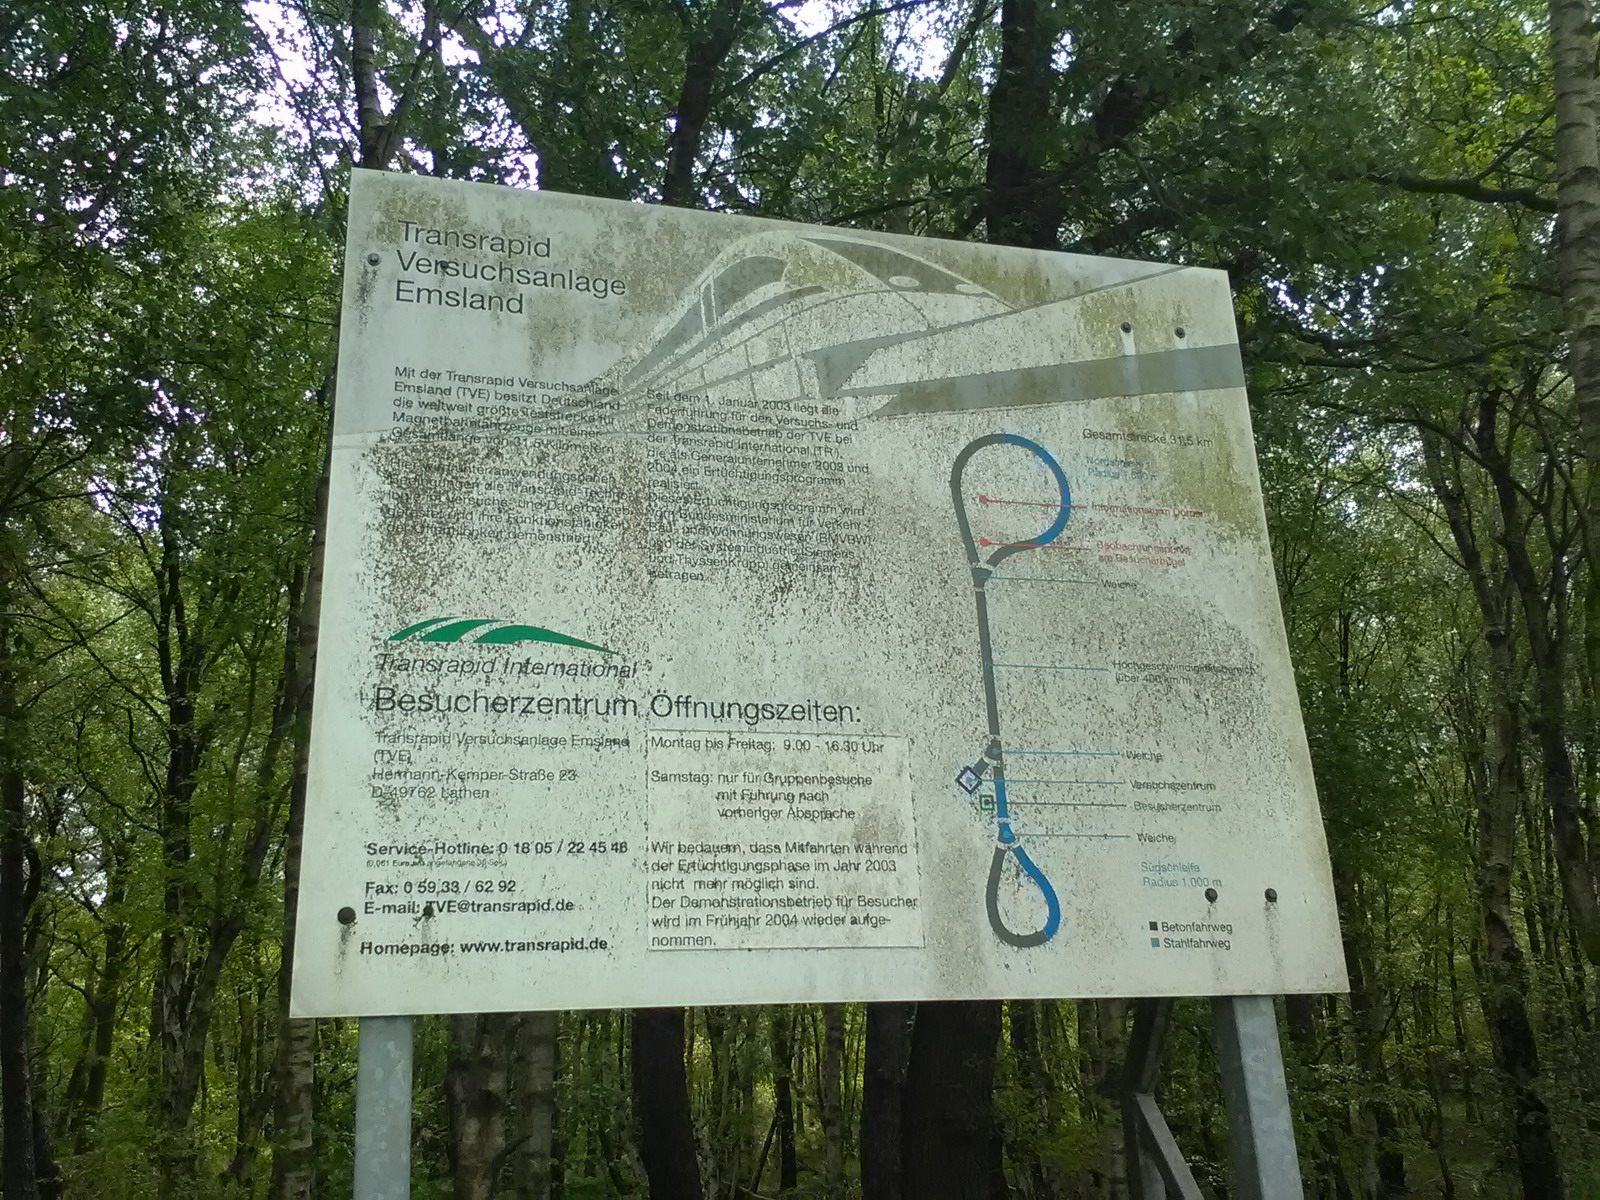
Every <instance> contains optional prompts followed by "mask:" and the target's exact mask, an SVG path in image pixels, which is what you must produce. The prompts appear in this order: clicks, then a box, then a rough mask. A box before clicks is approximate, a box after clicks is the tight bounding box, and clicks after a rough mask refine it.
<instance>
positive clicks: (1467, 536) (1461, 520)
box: [1422, 430, 1565, 1200]
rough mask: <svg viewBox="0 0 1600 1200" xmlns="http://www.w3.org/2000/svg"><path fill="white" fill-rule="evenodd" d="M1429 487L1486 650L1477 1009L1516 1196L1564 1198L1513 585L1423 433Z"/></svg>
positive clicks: (1440, 452) (1431, 437)
mask: <svg viewBox="0 0 1600 1200" xmlns="http://www.w3.org/2000/svg"><path fill="white" fill-rule="evenodd" d="M1422 445H1423V453H1424V456H1425V461H1426V464H1427V470H1428V477H1429V484H1430V486H1431V487H1432V488H1433V491H1434V495H1435V496H1436V497H1437V498H1438V500H1439V502H1440V505H1441V507H1442V508H1443V509H1444V512H1445V517H1446V519H1447V521H1448V522H1449V525H1450V531H1451V536H1452V538H1453V540H1454V541H1455V545H1456V550H1457V551H1458V553H1459V554H1460V555H1461V560H1462V563H1463V565H1464V566H1465V568H1466V571H1467V575H1468V577H1469V578H1470V580H1471V581H1472V585H1473V592H1474V594H1475V596H1476V597H1477V600H1478V606H1479V610H1480V612H1481V615H1482V617H1483V623H1484V641H1485V644H1486V646H1487V648H1488V653H1489V689H1490V705H1491V710H1492V711H1491V713H1490V744H1489V761H1488V764H1487V772H1486V777H1482V778H1475V783H1476V785H1477V792H1478V796H1477V799H1478V847H1477V859H1478V862H1477V867H1478V902H1479V907H1480V910H1481V913H1482V918H1483V933H1484V960H1483V970H1482V976H1481V978H1482V982H1483V1014H1484V1019H1485V1021H1486V1022H1487V1024H1488V1026H1489V1036H1490V1043H1491V1045H1492V1046H1493V1048H1494V1058H1495V1065H1496V1067H1498V1068H1499V1070H1500V1073H1501V1075H1502V1077H1503V1079H1504V1081H1505V1083H1506V1085H1507V1091H1508V1094H1509V1097H1510V1099H1511V1103H1512V1120H1513V1125H1514V1128H1513V1139H1514V1142H1515V1145H1516V1153H1517V1165H1518V1168H1519V1173H1520V1175H1521V1178H1522V1188H1523V1193H1524V1195H1526V1196H1529V1197H1533V1196H1537V1197H1539V1198H1540V1200H1560V1197H1562V1196H1563V1195H1565V1185H1564V1183H1563V1181H1562V1177H1561V1163H1560V1159H1559V1157H1558V1155H1557V1152H1556V1145H1555V1138H1554V1134H1553V1131H1552V1130H1551V1127H1550V1112H1549V1109H1548V1107H1547V1106H1546V1105H1545V1102H1544V1099H1543V1097H1542V1096H1541V1095H1540V1090H1539V1051H1538V1046H1537V1044H1536V1043H1535V1041H1534V1033H1533V1024H1532V1022H1531V1021H1530V1020H1529V1019H1528V1006H1527V988H1528V983H1527V970H1526V967H1525V965H1524V963H1523V956H1522V947H1521V946H1520V945H1518V944H1517V935H1516V924H1515V921H1516V918H1515V906H1514V903H1513V900H1512V894H1511V874H1512V868H1513V865H1514V861H1515V858H1516V836H1517V811H1518V808H1519V804H1520V799H1521V793H1522V790H1523V787H1524V784H1523V779H1522V764H1521V742H1522V728H1521V720H1520V715H1519V714H1520V711H1521V708H1520V705H1519V697H1518V694H1517V689H1516V683H1515V680H1516V661H1515V660H1516V649H1515V641H1514V639H1513V637H1512V627H1511V621H1512V597H1513V587H1512V584H1511V583H1510V581H1509V580H1504V579H1502V580H1496V579H1494V578H1492V577H1491V574H1490V571H1489V568H1488V565H1487V564H1486V563H1485V561H1484V558H1483V555H1482V553H1481V551H1480V549H1479V546H1478V539H1477V534H1476V531H1475V530H1474V528H1473V525H1472V518H1471V513H1470V511H1469V509H1468V507H1467V503H1466V497H1465V493H1464V492H1463V490H1462V488H1461V487H1460V485H1459V482H1458V481H1457V479H1456V478H1455V476H1454V474H1453V472H1452V471H1451V469H1450V468H1449V467H1448V466H1447V464H1446V461H1445V455H1444V449H1443V447H1442V446H1441V445H1440V442H1439V439H1438V437H1437V436H1436V435H1435V434H1433V433H1431V432H1429V431H1426V430H1424V431H1423V435H1422Z"/></svg>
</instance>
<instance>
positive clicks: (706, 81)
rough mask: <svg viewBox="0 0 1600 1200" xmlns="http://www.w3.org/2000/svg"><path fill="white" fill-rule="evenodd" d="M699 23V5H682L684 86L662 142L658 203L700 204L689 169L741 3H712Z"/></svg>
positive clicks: (734, 33)
mask: <svg viewBox="0 0 1600 1200" xmlns="http://www.w3.org/2000/svg"><path fill="white" fill-rule="evenodd" d="M708 7H709V11H707V12H706V15H705V16H704V18H702V20H701V21H700V22H697V21H696V20H695V14H696V13H698V12H700V11H704V10H702V9H701V8H700V7H699V6H691V5H684V6H683V7H682V8H681V9H680V10H679V11H680V13H681V15H682V16H683V19H684V39H685V41H686V43H687V45H686V47H685V49H684V61H683V83H682V85H681V86H680V88H679V89H678V104H677V108H676V109H675V110H674V112H673V115H672V134H671V136H670V137H669V138H668V139H667V169H666V174H665V176H664V177H663V179H662V181H661V203H663V204H676V205H681V206H684V207H694V206H697V205H698V204H699V203H700V198H699V196H698V195H697V194H696V192H695V186H694V164H695V159H697V158H698V157H699V156H700V142H701V140H702V139H703V138H704V137H705V130H706V121H707V119H708V118H709V117H710V116H711V106H712V103H713V102H714V101H715V99H716V87H717V72H718V70H719V69H720V68H721V66H722V63H723V60H724V59H726V58H727V57H728V52H729V51H730V50H732V49H733V43H734V41H735V39H736V38H737V37H738V35H739V19H740V15H741V12H742V10H743V7H744V0H714V3H712V4H711V5H709V6H708Z"/></svg>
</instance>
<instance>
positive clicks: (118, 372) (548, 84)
mask: <svg viewBox="0 0 1600 1200" xmlns="http://www.w3.org/2000/svg"><path fill="white" fill-rule="evenodd" d="M1595 66H1596V45H1595V30H1594V27H1593V26H1592V25H1591V23H1590V21H1589V16H1588V11H1587V9H1586V6H1585V3H1584V0H1550V2H1549V5H1548V8H1547V7H1546V6H1545V5H1544V4H1543V3H1531V2H1527V0H1432V2H1429V0H1403V2H1399V3H1392V4H1383V3H1377V2H1376V0H1373V2H1369V3H1361V2H1359V0H1137V2H1128V0H1121V2H1117V0H1075V2H1073V3H1067V0H806V2H805V3H798V2H796V0H543V2H539V0H258V2H256V3H252V4H246V5H241V4H239V3H237V2H235V0H9V2H8V3H7V4H5V5H4V6H0V400H3V420H4V428H3V430H0V1093H3V1096H0V1099H3V1105H0V1133H3V1139H0V1151H3V1160H0V1161H3V1176H0V1178H3V1183H4V1195H5V1196H6V1197H7V1200H12V1198H15V1200H32V1198H33V1197H36V1196H37V1197H48V1196H56V1195H74V1196H93V1197H108V1198H112V1197H146V1196H164V1197H184V1196H229V1195H249V1196H273V1197H302V1196H338V1195H345V1194H348V1192H349V1188H350V1178H349V1173H350V1150H351V1137H352V1115H353V1077H354V1063H355V1026H354V1022H350V1021H321V1022H316V1023H312V1022H304V1021H292V1020H290V1019H288V1016H287V1013H286V1011H285V1007H284V997H285V994H286V991H287V970H288V964H287V961H286V958H285V956H284V955H283V953H282V948H283V947H284V945H285V944H286V942H287V939H288V938H289V937H291V936H292V932H293V929H292V897H293V894H294V890H295V886H296V857H297V841H298V836H299V828H300V819H301V803H302V800H303V796H304V782H305V776H304V772H305V761H306V759H305V752H306V729H307V718H308V714H309V706H310V703H311V686H310V679H311V675H310V671H311V667H312V664H313V661H314V647H315V632H316V625H317V597H318V578H319V558H318V549H319V548H318V544H317V539H316V536H315V531H316V529H317V528H318V503H319V500H318V497H319V480H320V478H321V473H322V469H323V463H324V453H325V449H326V443H327V418H328V412H329V408H330V405H331V402H332V395H331V391H332V384H331V379H332V365H333V356H334V345H335V340H336V336H337V328H336V324H337V322H336V314H337V296H338V266H337V264H338V256H339V252H340V246H341V238H342V223H343V218H344V206H345V199H346V188H347V182H348V174H349V171H348V168H349V167H350V165H351V164H353V163H354V164H359V165H363V166H368V167H374V168H383V169H389V170H398V171H408V172H418V173H425V174H433V175H439V176H446V177H450V178H458V179H471V180H483V181H490V182H498V183H507V184H513V185H517V186H524V187H527V186H540V187H548V188H552V189H558V190H563V191H569V192H577V193H582V194H587V195H595V196H606V197H613V198H618V199H626V200H633V201H639V202H643V203H664V204H676V205H685V206H695V207H704V208H708V209H713V210H717V211H727V212H738V213H749V214H756V215H760V216H766V217H778V218H786V219H793V220H802V221H811V222H818V223H822V224H834V225H842V226H852V227H857V228H864V229H882V230H892V231H896V232H908V233H914V234H924V235H929V236H936V237H954V238H980V239H987V240H989V241H993V242H1004V243H1010V244H1016V245H1023V246H1029V247H1034V248H1039V249H1064V250H1072V251H1078V252H1088V253H1096V254H1116V255H1122V256H1129V257H1139V258H1150V259H1160V260H1165V261H1172V262H1182V263H1188V264H1193V265H1199V266H1208V267H1219V268H1222V269H1225V270H1227V271H1228V272H1229V274H1230V276H1231V278H1232V282H1233V287H1234V289H1235V292H1236V296H1237V306H1238V320H1239V325H1240V330H1241V336H1242V339H1243V344H1244V351H1245V359H1246V364H1247V368H1248V372H1249V381H1250V389H1251V392H1250V395H1251V410H1252V416H1253V420H1254V423H1255V430H1256V437H1257V444H1258V452H1259V455H1260V461H1261V468H1262V477H1263V484H1264V487H1265V492H1266V502H1267V512H1268V518H1269V523H1270V526H1271V533H1272V538H1273V548H1274V555H1275V562H1276V567H1277V576H1278V583H1279V588H1280V592H1281V596H1282V601H1283V606H1284V613H1285V619H1286V624H1287V628H1288V634H1289V639H1290V643H1291V647H1292V650H1293V655H1294V662H1295V666H1296V671H1297V676H1298V682H1299V687H1300V695H1301V702H1302V705H1303V708H1304V714H1305V721H1306V726H1307V730H1308V733H1309V737H1310V742H1311V747H1312V753H1313V758H1314V761H1315V765H1316V772H1317V780H1318V785H1319V788H1320V792H1321V800H1322V805H1323V811H1324V815H1325V820H1326V825H1327V831H1328V837H1329V842H1330V847H1331V851H1332V856H1333V865H1334V875H1335V881H1336V885H1337V893H1338V900H1339V906H1340V916H1341V919H1342V922H1343V928H1344V938H1345V954H1346V959H1347V962H1348V966H1349V973H1350V980H1351V991H1350V994H1349V995H1348V996H1324V997H1291V998H1289V999H1288V1000H1287V1001H1286V1002H1285V1003H1284V1004H1283V1005H1282V1018H1283V1033H1284V1045H1285V1048H1286V1054H1287V1057H1288V1070H1289V1075H1290V1086H1291V1092H1292V1095H1293V1100H1294V1104H1295V1113H1296V1122H1297V1129H1298V1134H1299V1144H1300V1150H1301V1157H1302V1166H1303V1172H1304V1175H1305V1179H1306V1182H1307V1188H1308V1191H1311V1192H1314V1193H1315V1194H1316V1195H1318V1196H1328V1197H1355V1196H1363V1197H1365V1196H1384V1197H1390V1196H1401V1195H1411V1194H1415V1195H1433V1196H1446V1197H1453V1196H1508V1195H1518V1194H1521V1195H1526V1196H1530V1197H1541V1198H1543V1197H1555V1196H1560V1195H1563V1194H1565V1195H1572V1196H1596V1195H1600V1030H1597V1022H1600V890H1597V879H1600V802H1597V793H1600V710H1597V694H1596V693H1597V687H1600V569H1597V567H1600V149H1597V142H1596V116H1597V111H1600V99H1597V92H1596V73H1595ZM286 899H287V900H289V901H290V903H289V904H287V905H286ZM1127 1036H1128V1005H1126V1004H1125V1003H1120V1002H1099V1003H1093V1002H1074V1001H1071V1000H1060V1001H1051V1002H1043V1003H1039V1002H1008V1003H1004V1004H1001V1003H981V1004H939V1005H932V1004H929V1005H921V1006H912V1005H870V1006H859V1005H831V1006H823V1007H814V1008H738V1009H719V1008H703V1009H694V1010H689V1011H684V1010H671V1009H667V1010H641V1011H639V1012H635V1013H631V1014H630V1013H626V1012H584V1013H563V1014H498V1015H487V1016H455V1017H448V1018H445V1017H439V1018H428V1019H424V1020H422V1021H420V1022H419V1027H418V1080H417V1088H416V1127H415V1158H414V1194H415V1195H417V1196H419V1197H429V1196H443V1195H456V1196H461V1197H487V1196H512V1195H514V1196H517V1197H520V1198H540V1200H543V1198H545V1197H563V1198H566V1200H580V1198H586V1197H600V1196H634V1195H645V1194H651V1195H655V1196H658V1197H671V1198H674V1200H676V1198H677V1197H700V1196H704V1197H708V1198H716V1200H723V1198H726V1200H736V1198H746V1197H748V1198H757V1197H791V1196H817V1197H829V1198H836V1197H848V1196H855V1195H861V1196H863V1197H866V1198H867V1200H895V1198H901V1197H903V1198H904V1200H925V1198H927V1197H938V1196H960V1197H990V1196H995V1197H998V1196H1003V1195H1008V1194H1009V1195H1015V1196H1025V1197H1030V1198H1035V1197H1037V1198H1043V1197H1080V1196H1081V1197H1089V1196H1094V1197H1114V1196H1121V1195H1124V1194H1126V1192H1127V1187H1128V1181H1127V1179H1126V1177H1125V1176H1126V1171H1125V1164H1124V1162H1123V1159H1122V1154H1121V1132H1120V1129H1119V1125H1118V1117H1117V1112H1116V1106H1115V1104H1114V1103H1113V1100H1112V1090H1113V1088H1112V1084H1113V1081H1114V1080H1115V1079H1116V1077H1117V1073H1118V1071H1119V1070H1120V1062H1121V1059H1122V1056H1123V1053H1124V1047H1125V1045H1126V1040H1127ZM1215 1066H1216V1064H1215V1061H1214V1056H1213V1052H1212V1050H1211V1048H1210V1043H1209V1037H1208V1032H1207V1021H1206V1014H1205V1010H1204V1007H1203V1006H1202V1005H1201V1004H1200V1002H1194V1003H1193V1004H1189V1003H1184V1004H1180V1005H1179V1007H1178V1009H1177V1014H1176V1017H1175V1023H1174V1032H1173V1035H1172V1037H1171V1039H1170V1043H1169V1049H1168V1056H1167V1061H1166V1065H1165V1069H1164V1074H1163V1076H1162V1082H1161V1100H1162V1104H1163V1106H1164V1108H1165V1110H1166V1112H1167V1115H1168V1119H1169V1120H1170V1121H1171V1123H1172V1125H1173V1127H1174V1129H1175V1131H1176V1132H1177V1135H1178V1138H1179V1140H1180V1142H1181V1143H1182V1144H1183V1145H1185V1146H1186V1147H1187V1148H1188V1149H1189V1151H1190V1153H1191V1158H1192V1159H1193V1161H1194V1162H1195V1164H1196V1170H1197V1173H1198V1174H1199V1176H1200V1179H1201V1182H1202V1184H1203V1186H1204V1187H1205V1188H1206V1189H1207V1191H1208V1193H1209V1194H1212V1195H1216V1196H1223V1195H1226V1194H1227V1189H1228V1185H1227V1182H1226V1181H1227V1153H1228V1152H1227V1143H1226V1133H1225V1121H1224V1118H1223V1115H1222V1112H1221V1108H1220V1100H1219V1095H1218V1086H1217V1083H1216V1074H1215Z"/></svg>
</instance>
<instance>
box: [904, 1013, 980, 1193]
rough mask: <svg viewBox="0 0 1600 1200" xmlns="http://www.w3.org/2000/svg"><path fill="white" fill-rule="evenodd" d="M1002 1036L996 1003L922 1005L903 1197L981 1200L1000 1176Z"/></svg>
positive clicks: (909, 1082)
mask: <svg viewBox="0 0 1600 1200" xmlns="http://www.w3.org/2000/svg"><path fill="white" fill-rule="evenodd" d="M999 1039H1000V1002H999V1001H998V1000H940V1001H932V1002H928V1003H923V1004H919V1005H917V1016H916V1022H915V1025H914V1026H913V1029H912V1034H911V1059H910V1065H909V1067H908V1069H907V1072H906V1086H905V1099H904V1101H903V1113H904V1119H903V1127H902V1136H901V1152H900V1169H901V1179H902V1186H903V1188H904V1195H905V1196H906V1197H908V1198H910V1197H915V1198H916V1200H946V1198H948V1200H981V1198H982V1197H986V1196H988V1195H989V1194H990V1192H991V1190H992V1189H993V1188H994V1187H995V1185H996V1183H997V1181H1000V1180H1001V1165H1000V1142H999V1139H998V1137H997V1136H996V1133H995V1123H994V1066H995V1053H996V1050H997V1048H998V1046H999ZM1002 1186H1003V1184H1002Z"/></svg>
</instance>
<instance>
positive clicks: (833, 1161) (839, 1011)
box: [817, 1004, 844, 1200]
mask: <svg viewBox="0 0 1600 1200" xmlns="http://www.w3.org/2000/svg"><path fill="white" fill-rule="evenodd" d="M822 1029H823V1038H822V1062H821V1064H820V1067H819V1081H818V1088H817V1090H818V1092H819V1093H820V1094H819V1095H818V1096H817V1101H818V1104H819V1106H820V1107H821V1110H822V1111H821V1115H822V1141H823V1147H824V1151H825V1157H824V1160H823V1170H824V1175H823V1179H824V1181H825V1184H826V1192H825V1194H826V1195H827V1197H828V1200H844V1108H843V1104H842V1099H841V1096H840V1093H839V1088H840V1073H841V1071H842V1070H843V1068H844V1006H843V1005H842V1004H825V1005H823V1008H822Z"/></svg>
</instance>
